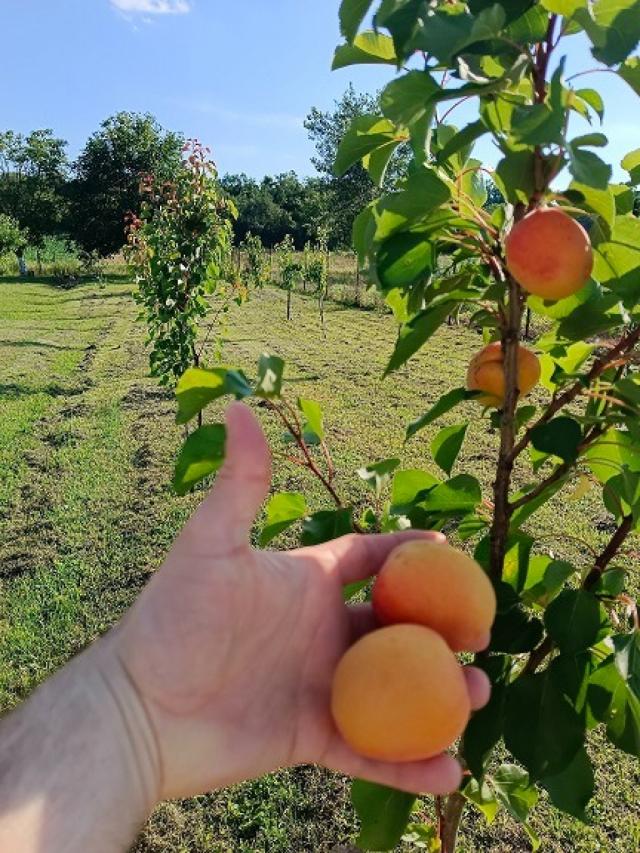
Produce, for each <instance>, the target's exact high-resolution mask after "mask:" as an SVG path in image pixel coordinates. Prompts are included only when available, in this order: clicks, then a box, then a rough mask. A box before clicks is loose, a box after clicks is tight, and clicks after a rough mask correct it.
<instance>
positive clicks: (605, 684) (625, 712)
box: [588, 631, 640, 757]
mask: <svg viewBox="0 0 640 853" xmlns="http://www.w3.org/2000/svg"><path fill="white" fill-rule="evenodd" d="M613 644H614V649H615V651H614V654H613V657H612V658H609V659H608V660H607V661H605V662H604V663H603V664H602V665H601V666H599V667H598V668H597V669H596V670H595V672H594V673H593V674H592V675H591V678H590V679H589V689H588V702H589V706H590V708H591V710H592V712H593V714H594V716H595V717H596V718H597V719H599V720H602V721H603V722H605V723H606V726H607V737H608V738H609V740H610V741H611V743H613V744H614V746H617V747H618V749H621V750H623V751H624V752H627V753H629V755H633V756H636V757H640V632H638V631H636V632H634V633H633V634H622V635H619V636H617V637H614V638H613Z"/></svg>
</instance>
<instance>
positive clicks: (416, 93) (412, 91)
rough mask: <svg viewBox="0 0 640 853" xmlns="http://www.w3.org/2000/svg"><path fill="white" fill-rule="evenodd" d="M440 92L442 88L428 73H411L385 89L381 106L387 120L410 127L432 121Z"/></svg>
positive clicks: (381, 96) (394, 81)
mask: <svg viewBox="0 0 640 853" xmlns="http://www.w3.org/2000/svg"><path fill="white" fill-rule="evenodd" d="M440 92H441V89H440V86H438V84H437V83H436V81H435V80H434V79H433V77H431V75H430V74H429V73H428V72H426V71H409V72H408V73H407V74H404V75H403V76H402V77H398V78H396V79H395V80H392V81H391V83H389V84H388V85H387V86H386V88H385V89H383V91H382V94H381V95H380V105H381V106H382V112H383V113H384V114H385V116H386V117H387V118H390V119H391V120H392V121H393V122H395V123H396V124H401V125H403V126H404V127H409V126H410V125H412V124H415V123H416V122H418V121H420V120H421V119H425V118H426V119H428V120H431V117H432V116H433V114H434V112H435V108H436V103H437V100H436V98H437V95H438V94H439V93H440Z"/></svg>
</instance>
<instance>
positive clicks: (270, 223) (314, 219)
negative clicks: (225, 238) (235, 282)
mask: <svg viewBox="0 0 640 853" xmlns="http://www.w3.org/2000/svg"><path fill="white" fill-rule="evenodd" d="M220 185H221V187H222V188H223V189H224V191H225V192H226V193H227V195H228V196H229V197H230V198H231V199H232V200H233V202H234V204H235V205H236V207H237V208H238V219H237V221H236V223H235V226H234V234H235V240H236V243H242V242H243V241H244V240H245V239H246V237H247V235H248V234H249V233H251V234H254V235H256V236H258V237H259V238H260V240H261V241H262V243H263V245H265V246H267V247H273V246H275V245H277V244H278V243H281V242H282V240H283V239H284V238H285V236H286V235H287V234H290V235H291V236H292V237H293V240H294V243H295V245H296V247H297V248H298V249H301V248H302V247H303V246H304V244H305V243H306V242H307V241H308V240H311V239H314V238H315V236H316V234H317V229H318V227H319V225H320V222H321V218H322V211H323V207H324V199H323V192H324V182H323V181H321V180H319V179H317V178H308V179H300V178H299V177H298V176H297V175H296V174H295V172H285V173H284V174H281V175H276V176H274V177H269V176H267V177H265V178H263V179H262V181H256V180H255V179H254V178H250V177H248V176H247V175H245V174H239V175H225V176H223V177H222V178H221V180H220Z"/></svg>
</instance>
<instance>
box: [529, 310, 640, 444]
mask: <svg viewBox="0 0 640 853" xmlns="http://www.w3.org/2000/svg"><path fill="white" fill-rule="evenodd" d="M639 340H640V326H637V327H636V328H634V329H631V330H630V331H629V332H627V334H626V335H624V336H623V337H622V338H621V339H620V340H619V341H618V343H617V344H616V346H614V347H612V349H610V350H608V351H607V352H606V353H605V354H604V355H602V356H600V358H598V359H597V360H596V361H595V362H594V363H593V365H592V366H591V369H590V370H589V372H588V373H587V374H586V375H585V376H584V377H583V378H582V379H578V381H577V382H575V383H574V384H573V385H572V386H571V387H570V388H568V389H567V390H566V391H564V392H563V393H562V394H559V395H558V396H557V397H556V398H555V399H554V400H552V401H551V404H550V405H549V407H548V408H547V410H546V411H545V413H544V414H543V415H542V416H541V417H540V418H538V420H537V421H536V422H535V423H534V424H532V426H530V427H529V428H528V429H527V430H525V432H524V434H523V436H522V438H521V439H520V441H518V442H517V443H516V445H515V446H514V448H513V461H515V460H516V458H517V457H518V456H519V455H520V454H521V453H522V451H523V450H525V448H526V447H527V446H528V444H529V442H530V441H531V434H532V433H533V431H534V430H535V429H536V427H539V426H542V425H543V424H546V423H548V422H549V421H550V420H551V419H552V418H553V416H554V415H555V414H556V413H557V412H559V411H560V409H562V408H564V406H567V405H568V404H569V403H571V402H573V400H575V398H576V397H577V396H578V395H579V394H581V393H582V392H583V391H584V389H585V388H587V387H588V386H589V385H591V384H592V383H593V382H595V380H596V379H598V377H599V376H601V375H602V374H603V373H604V372H605V370H606V369H607V368H608V367H609V366H610V364H611V362H613V361H615V360H616V359H617V358H619V357H620V356H622V355H625V354H626V353H628V352H630V351H631V350H632V349H633V348H634V347H635V346H636V344H637V343H638V341H639Z"/></svg>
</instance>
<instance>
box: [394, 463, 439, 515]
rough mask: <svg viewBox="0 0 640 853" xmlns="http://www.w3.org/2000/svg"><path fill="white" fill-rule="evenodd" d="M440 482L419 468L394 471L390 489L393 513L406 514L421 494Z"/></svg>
mask: <svg viewBox="0 0 640 853" xmlns="http://www.w3.org/2000/svg"><path fill="white" fill-rule="evenodd" d="M440 482H441V481H440V480H439V479H438V478H437V477H434V476H433V474H429V472H428V471H422V470H421V469H419V468H406V469H404V470H402V471H396V473H395V476H394V478H393V485H392V487H391V506H392V509H393V510H394V511H395V512H406V511H407V510H408V509H409V508H410V507H411V505H412V504H413V503H414V501H415V500H416V499H417V498H418V496H419V495H420V493H421V492H425V491H428V490H429V489H432V488H433V487H434V486H437V485H439V483H440Z"/></svg>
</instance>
